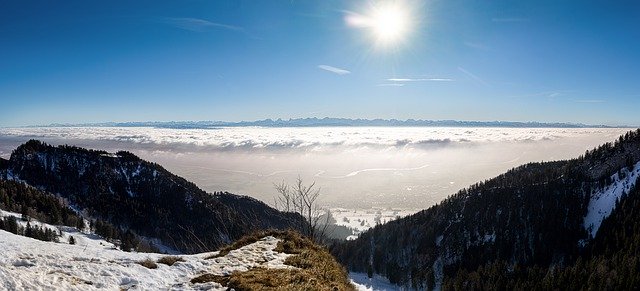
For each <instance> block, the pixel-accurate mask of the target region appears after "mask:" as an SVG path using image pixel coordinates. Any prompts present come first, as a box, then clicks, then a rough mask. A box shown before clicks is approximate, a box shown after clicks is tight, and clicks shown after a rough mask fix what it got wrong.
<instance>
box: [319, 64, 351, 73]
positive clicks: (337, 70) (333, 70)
mask: <svg viewBox="0 0 640 291" xmlns="http://www.w3.org/2000/svg"><path fill="white" fill-rule="evenodd" d="M318 69H321V70H325V71H328V72H331V73H334V74H338V75H346V74H351V71H348V70H345V69H341V68H336V67H333V66H329V65H318Z"/></svg>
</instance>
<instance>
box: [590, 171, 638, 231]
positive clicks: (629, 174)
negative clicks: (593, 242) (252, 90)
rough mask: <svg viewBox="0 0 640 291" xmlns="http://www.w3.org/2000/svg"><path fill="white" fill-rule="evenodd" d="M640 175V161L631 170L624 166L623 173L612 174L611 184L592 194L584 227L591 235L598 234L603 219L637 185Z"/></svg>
mask: <svg viewBox="0 0 640 291" xmlns="http://www.w3.org/2000/svg"><path fill="white" fill-rule="evenodd" d="M638 176H640V162H638V163H636V164H635V166H634V167H633V169H631V170H630V171H629V170H628V169H627V168H624V169H622V170H621V173H615V174H613V175H612V176H611V181H613V182H612V183H611V184H610V185H608V186H606V187H604V188H603V189H601V190H599V191H596V192H595V193H592V194H591V200H590V201H589V208H588V212H587V215H586V216H585V217H584V228H585V229H586V230H587V231H588V232H589V234H590V235H591V237H595V236H596V233H597V232H598V229H599V228H600V224H601V223H602V220H604V219H605V218H607V217H608V216H609V215H610V214H611V212H612V211H613V210H614V209H615V207H616V201H617V200H619V199H620V198H621V197H622V194H623V193H629V191H630V190H631V189H632V188H633V187H634V186H635V184H636V181H637V180H638Z"/></svg>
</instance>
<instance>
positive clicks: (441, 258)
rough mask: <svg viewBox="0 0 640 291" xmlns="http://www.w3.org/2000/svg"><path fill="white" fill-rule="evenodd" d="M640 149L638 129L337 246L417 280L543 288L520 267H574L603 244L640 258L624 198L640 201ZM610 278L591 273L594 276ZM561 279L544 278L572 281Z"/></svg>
mask: <svg viewBox="0 0 640 291" xmlns="http://www.w3.org/2000/svg"><path fill="white" fill-rule="evenodd" d="M639 150H640V130H638V131H633V132H630V133H627V134H626V135H624V136H622V137H621V138H620V139H619V140H617V141H616V142H615V143H609V144H605V145H603V146H601V147H599V148H597V149H594V150H592V151H588V152H587V153H586V154H585V155H584V156H581V157H579V158H577V159H573V160H568V161H557V162H545V163H531V164H527V165H523V166H521V167H518V168H515V169H512V170H510V171H508V172H507V173H505V174H503V175H500V176H498V177H496V178H493V179H490V180H487V181H484V182H481V183H477V184H475V185H472V186H470V187H468V188H467V189H463V190H461V191H460V192H458V193H457V194H455V195H453V196H451V197H449V198H447V199H446V200H444V201H443V202H442V203H440V204H438V205H435V206H433V207H431V208H429V209H427V210H424V211H421V212H419V213H416V214H414V215H411V216H408V217H405V218H402V219H399V220H396V221H392V222H389V223H387V224H384V225H379V226H376V227H375V228H373V229H371V230H370V231H368V232H366V233H364V234H362V235H361V236H360V237H359V238H358V239H357V240H355V241H351V242H346V243H341V244H337V245H335V246H334V248H333V252H334V254H335V255H336V256H337V257H338V258H339V260H340V261H342V262H343V263H344V264H345V265H346V266H347V267H348V268H349V269H350V270H353V271H358V272H369V273H377V274H381V275H384V276H386V277H387V278H389V280H390V281H391V282H393V283H397V284H400V285H404V286H408V287H413V288H417V289H432V288H434V287H447V289H448V288H454V287H456V286H457V287H459V288H462V289H476V288H478V289H487V288H488V289H494V287H496V286H510V287H512V288H513V287H515V286H519V287H523V286H531V285H534V286H538V287H540V285H535V284H533V283H536V282H541V281H540V280H538V279H540V278H539V276H535V275H531V277H527V276H524V277H519V276H521V275H522V274H536V273H535V271H536V270H539V273H540V274H546V273H547V272H549V270H557V272H558V273H562V272H564V271H566V272H571V270H572V268H574V271H576V270H575V268H576V267H575V266H577V264H584V262H585V260H587V261H588V262H593V261H589V260H592V258H596V259H593V260H597V258H598V256H601V255H602V254H603V252H604V251H603V250H608V251H609V256H608V257H611V256H613V257H614V258H627V259H629V260H631V261H634V260H637V258H638V256H637V254H636V253H635V250H634V251H631V250H629V249H628V248H625V247H622V245H624V246H627V245H628V244H630V245H636V244H637V242H635V241H636V240H637V236H638V234H637V232H634V230H635V228H634V224H632V223H629V222H628V221H630V220H633V219H636V220H637V219H640V217H637V214H636V212H637V211H633V210H632V209H631V207H630V206H627V207H616V205H630V204H634V203H635V202H633V201H634V200H630V197H635V196H634V195H635V193H637V190H635V189H636V188H635V183H636V180H637V178H638V176H640V162H639V161H640V155H638V152H639ZM633 199H635V198H633ZM603 219H605V220H604V222H602V221H603ZM611 229H615V230H611ZM611 232H615V233H616V235H615V236H614V237H615V238H616V239H615V240H612V239H610V238H609V237H611V236H612V234H611ZM616 244H619V245H616ZM612 246H617V247H612ZM626 255H630V256H626ZM600 258H602V257H600ZM614 260H615V259H611V260H607V262H611V264H610V265H609V269H608V270H609V271H608V272H612V271H613V272H619V273H621V272H622V271H623V268H626V266H627V265H625V264H618V263H620V262H619V261H615V262H614ZM581 266H582V265H581ZM490 270H491V271H490ZM578 270H579V269H578ZM599 270H600V269H599ZM602 272H604V271H602ZM489 274H490V275H491V276H490V277H486V276H487V275H489ZM632 276H637V272H635V273H634V272H632ZM543 277H544V276H543ZM587 277H588V276H587ZM603 278H605V277H601V278H600V281H597V280H596V279H597V278H596V279H593V278H591V279H592V280H596V281H594V284H595V283H601V281H602V280H605V279H603ZM624 278H627V277H624ZM494 279H495V281H491V280H494ZM554 279H557V278H555V277H554ZM574 279H575V278H574ZM587 279H589V278H587ZM558 280H560V281H554V282H555V283H554V284H555V285H553V284H552V285H547V286H546V287H549V286H563V287H566V286H569V285H564V284H565V283H571V282H573V279H570V278H569V277H567V278H564V279H558ZM474 282H475V283H474ZM623 282H624V281H623ZM476 283H477V284H479V285H474V284H476ZM483 283H486V284H485V285H482V284H483ZM443 284H444V285H443ZM501 284H506V285H501ZM509 284H510V285H509ZM518 284H520V285H518ZM577 284H580V282H577ZM612 284H613V283H612ZM474 286H475V287H474ZM607 286H618V287H621V286H620V285H615V284H613V285H607ZM507 289H510V288H507Z"/></svg>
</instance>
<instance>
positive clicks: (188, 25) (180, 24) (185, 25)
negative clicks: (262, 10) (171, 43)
mask: <svg viewBox="0 0 640 291" xmlns="http://www.w3.org/2000/svg"><path fill="white" fill-rule="evenodd" d="M164 22H165V23H167V24H170V25H173V26H175V27H177V28H180V29H184V30H189V31H196V32H203V31H207V30H209V29H226V30H233V31H244V28H242V27H240V26H234V25H229V24H223V23H217V22H211V21H208V20H204V19H200V18H189V17H167V18H164Z"/></svg>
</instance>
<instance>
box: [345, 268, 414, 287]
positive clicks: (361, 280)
mask: <svg viewBox="0 0 640 291" xmlns="http://www.w3.org/2000/svg"><path fill="white" fill-rule="evenodd" d="M349 278H350V279H351V283H352V284H353V285H354V286H356V290H358V291H391V290H406V289H405V288H402V287H400V286H398V285H395V284H392V283H391V282H389V279H387V278H385V277H382V276H380V275H373V278H369V276H367V274H365V273H356V272H351V273H349Z"/></svg>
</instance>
